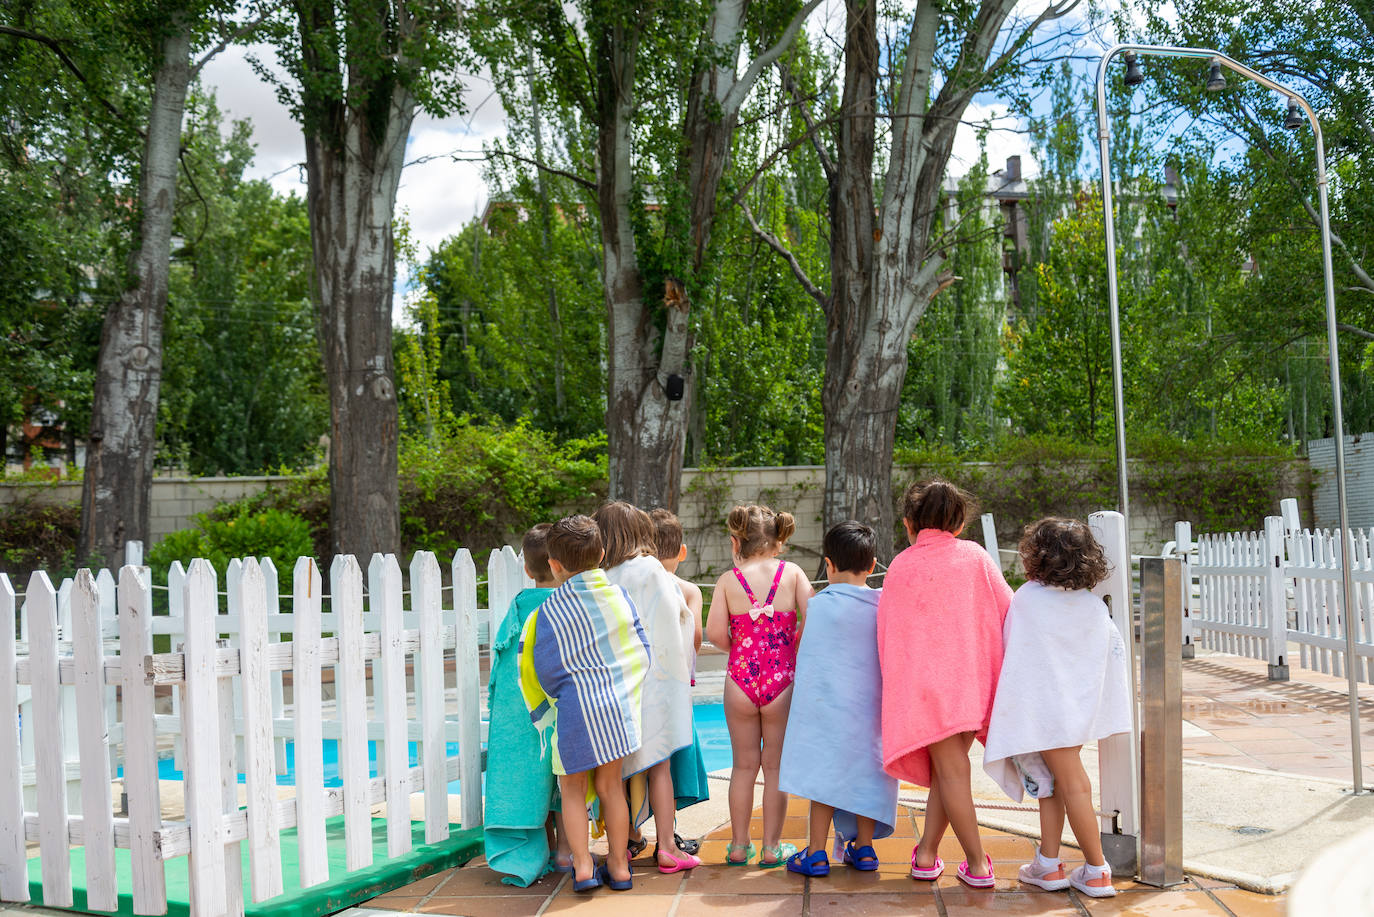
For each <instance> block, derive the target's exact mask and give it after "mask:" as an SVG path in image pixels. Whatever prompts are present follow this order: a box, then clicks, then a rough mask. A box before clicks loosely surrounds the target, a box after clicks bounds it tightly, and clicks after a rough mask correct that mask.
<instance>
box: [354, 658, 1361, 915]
mask: <svg viewBox="0 0 1374 917" xmlns="http://www.w3.org/2000/svg"><path fill="white" fill-rule="evenodd" d="M1294 658H1296V657H1294ZM1183 672H1184V677H1183V680H1184V684H1183V691H1184V697H1183V704H1184V717H1185V723H1184V757H1185V761H1186V763H1187V765H1188V767H1187V769H1186V770H1187V773H1188V774H1189V777H1188V778H1187V779H1188V780H1189V781H1190V782H1188V783H1187V786H1186V787H1185V806H1186V807H1185V820H1186V824H1185V862H1189V858H1190V857H1191V856H1193V854H1190V852H1189V851H1190V850H1192V851H1194V852H1196V854H1197V860H1198V862H1199V864H1201V863H1203V862H1207V863H1213V864H1219V865H1218V868H1217V870H1214V871H1213V874H1227V873H1228V872H1230V871H1235V872H1238V873H1248V874H1250V875H1252V876H1262V877H1266V876H1267V877H1271V878H1272V877H1275V876H1279V873H1280V870H1281V868H1282V864H1284V863H1286V864H1287V868H1288V869H1297V868H1300V867H1301V865H1302V863H1303V862H1304V860H1305V859H1306V858H1308V857H1310V856H1311V855H1313V854H1314V853H1315V852H1316V851H1317V850H1318V849H1321V848H1322V847H1324V846H1326V845H1327V844H1330V843H1333V842H1335V841H1337V840H1339V839H1340V838H1342V837H1344V836H1346V835H1348V834H1350V833H1353V832H1355V831H1357V830H1359V829H1360V828H1361V827H1367V826H1368V825H1369V824H1372V823H1374V818H1372V817H1371V815H1370V812H1371V811H1374V808H1372V807H1371V806H1369V805H1366V803H1369V802H1371V800H1370V799H1369V797H1362V798H1360V799H1350V798H1349V797H1348V796H1346V797H1345V798H1344V799H1342V798H1341V796H1342V792H1341V787H1340V785H1339V784H1340V783H1345V784H1346V785H1347V786H1348V782H1349V780H1350V777H1351V773H1350V768H1351V764H1350V760H1351V759H1350V730H1349V721H1348V719H1347V716H1348V709H1349V707H1348V703H1347V701H1346V697H1345V693H1344V692H1345V680H1344V679H1343V678H1338V677H1335V676H1331V675H1323V674H1321V673H1318V672H1310V671H1307V670H1305V669H1299V668H1298V667H1297V666H1294V667H1293V668H1292V675H1293V680H1292V681H1290V682H1270V681H1269V680H1268V678H1267V669H1266V666H1265V664H1264V663H1263V662H1259V661H1256V660H1249V659H1242V658H1239V657H1235V656H1226V655H1221V654H1210V653H1207V652H1206V651H1203V652H1202V653H1201V654H1200V655H1199V656H1198V658H1196V659H1193V660H1188V661H1186V662H1185V663H1184V667H1183ZM700 687H701V685H699V688H700ZM1361 712H1362V714H1363V715H1364V716H1365V717H1366V718H1367V719H1366V721H1365V723H1364V725H1363V727H1362V730H1361V732H1362V742H1361V747H1362V749H1363V753H1364V761H1365V764H1366V767H1365V771H1366V773H1367V775H1368V777H1367V779H1368V781H1369V782H1370V783H1374V689H1371V688H1368V687H1362V689H1361ZM1093 757H1094V756H1093V755H1091V754H1085V763H1089V765H1090V770H1091V769H1093V764H1095V762H1093V761H1092V759H1093ZM721 790H722V792H721V793H720V794H718V795H720V796H722V797H723V795H724V793H723V790H724V784H723V783H722V784H721ZM922 795H923V794H922ZM1280 797H1291V799H1292V800H1295V801H1296V802H1297V803H1305V802H1307V801H1308V798H1310V799H1311V800H1315V801H1312V802H1311V804H1310V805H1309V806H1308V808H1307V809H1304V808H1295V809H1293V810H1292V811H1288V812H1282V811H1280V810H1282V808H1283V806H1282V801H1283V800H1281V799H1280ZM989 798H991V797H989ZM1001 801H1002V802H1005V801H1006V800H1005V799H1002V800H1001ZM716 805H719V808H718V809H715V808H713V810H712V813H711V814H712V815H713V817H714V823H715V824H720V823H721V822H723V821H724V818H725V816H724V805H723V799H722V800H715V799H713V800H712V801H711V803H707V804H704V805H703V806H700V807H694V809H693V810H687V811H686V812H684V813H683V814H684V815H686V814H687V813H688V812H691V813H692V814H693V815H707V814H708V813H707V812H706V811H705V810H706V809H707V807H708V806H712V807H713V806H716ZM805 805H806V804H805V803H804V802H802V801H799V800H793V801H792V802H791V804H790V808H789V816H790V817H789V819H788V822H787V826H786V834H787V839H788V840H790V841H792V842H793V843H796V844H798V846H801V845H802V844H803V843H804V838H803V837H802V836H801V835H802V833H803V832H804V831H805V823H804V819H803V817H802V816H804V814H805V811H806V809H805ZM695 809H701V810H703V811H701V812H699V813H698V812H696V811H694V810H695ZM1308 809H1311V811H1308ZM988 814H989V815H990V816H997V815H1003V816H1006V815H1007V813H993V812H989V813H988ZM919 817H920V816H919V811H917V810H914V809H909V808H908V809H904V815H903V818H902V824H901V825H900V827H899V829H898V834H897V836H895V837H893V838H891V839H887V840H883V841H879V842H878V844H877V847H878V853H879V856H880V857H881V858H882V860H883V864H882V867H881V868H880V869H879V871H878V872H877V873H855V872H851V871H849V870H847V869H844V868H843V867H838V868H836V869H835V871H834V872H833V873H832V874H831V875H830V876H829V877H828V878H826V879H806V878H803V877H801V876H795V875H789V874H787V873H786V871H785V870H782V869H768V870H765V869H759V868H756V867H750V868H747V869H744V868H738V867H727V866H724V865H720V864H721V861H722V860H723V859H724V855H725V839H726V838H727V837H728V833H729V832H728V829H727V828H725V827H717V828H715V829H714V830H712V831H710V832H709V833H708V834H707V840H706V842H705V843H704V844H703V849H702V855H703V858H704V859H705V861H706V865H704V866H702V867H700V868H698V869H696V870H693V871H692V872H691V873H689V874H686V875H679V876H661V875H659V874H658V873H657V872H655V871H654V868H653V864H652V862H651V861H650V860H649V859H647V858H646V859H644V860H642V861H640V863H639V868H638V869H637V875H636V879H635V889H634V890H633V891H632V892H628V893H624V894H616V893H612V892H609V891H598V892H596V893H594V894H592V895H589V896H582V895H576V894H574V893H573V892H572V890H571V888H570V887H569V885H570V883H568V882H566V881H565V880H564V877H562V876H551V877H546V878H545V879H543V880H541V881H540V882H539V883H536V885H535V886H533V887H532V888H529V889H519V888H514V887H512V886H508V885H502V884H501V883H500V879H499V877H498V876H497V875H496V874H495V873H493V872H492V871H491V870H489V869H487V868H486V867H485V865H483V863H482V861H480V860H478V861H476V862H474V863H472V864H469V865H468V866H466V867H463V868H460V869H454V870H449V871H448V872H445V873H442V874H440V875H437V876H431V877H430V878H428V879H425V880H422V881H421V882H417V883H415V884H413V885H410V886H407V887H406V888H402V889H397V890H396V891H394V892H391V893H389V894H387V895H384V896H382V897H380V898H376V899H373V900H372V901H371V902H369V904H368V906H367V907H366V908H362V909H359V910H357V911H355V912H352V913H353V915H354V917H363V915H365V914H369V913H376V914H378V915H386V917H394V915H395V914H396V913H397V912H401V913H407V912H408V913H425V914H463V915H471V917H505V915H542V914H546V913H547V914H552V913H562V912H565V911H572V910H577V911H580V912H583V913H586V914H595V915H598V917H599V915H611V917H613V915H617V914H625V915H632V917H692V915H703V914H709V915H727V914H731V913H739V914H741V915H743V914H749V915H755V914H758V915H784V914H801V915H822V914H841V913H843V914H855V915H864V914H887V913H891V914H897V913H903V914H908V913H930V914H943V915H946V917H954V915H960V914H972V913H975V912H983V911H993V912H996V913H1005V914H1044V915H1060V914H1063V915H1096V914H1135V915H1149V914H1177V915H1187V914H1198V915H1226V914H1231V915H1237V917H1244V915H1279V914H1283V913H1284V912H1285V902H1284V898H1283V896H1281V895H1277V896H1274V895H1262V894H1256V893H1254V892H1251V891H1247V890H1245V889H1243V888H1240V887H1238V886H1236V885H1235V884H1232V883H1231V882H1224V881H1216V880H1212V879H1206V878H1199V877H1190V878H1189V879H1188V881H1187V882H1186V883H1185V884H1184V885H1182V886H1179V887H1178V888H1176V889H1170V890H1167V891H1161V890H1158V889H1151V888H1148V887H1146V886H1140V885H1136V884H1135V883H1123V882H1118V883H1117V887H1118V888H1119V889H1121V894H1119V895H1118V896H1117V897H1116V898H1113V899H1106V900H1101V901H1094V900H1091V899H1086V898H1083V897H1082V896H1079V895H1078V894H1076V893H1048V892H1041V891H1039V890H1037V889H1032V888H1028V887H1026V886H1022V885H1020V884H1019V883H1018V882H1017V881H1016V879H1015V875H1016V868H1017V866H1019V865H1020V864H1021V863H1023V862H1025V861H1026V860H1027V859H1028V858H1029V857H1030V856H1031V855H1032V853H1033V850H1034V846H1033V844H1034V842H1033V841H1032V840H1030V839H1029V838H1027V837H1025V836H1023V835H1020V834H1017V833H1009V832H1007V831H999V830H992V829H990V828H984V831H983V836H984V838H985V839H986V843H987V845H988V852H989V853H990V854H992V856H993V859H994V867H995V871H996V873H997V876H998V883H997V888H996V889H995V890H994V891H992V892H988V891H973V890H970V889H965V888H964V887H963V886H961V885H960V884H959V883H958V881H957V880H955V879H954V878H953V870H954V866H956V865H957V864H958V861H959V860H960V859H962V856H961V854H960V852H959V848H958V844H957V842H956V841H955V840H954V839H953V837H950V838H948V839H947V840H946V842H945V844H946V849H943V850H942V851H941V853H942V855H943V856H944V858H945V860H946V861H947V862H948V863H949V864H950V865H949V867H948V868H947V870H946V875H945V877H944V878H942V879H941V880H940V881H939V882H936V883H933V884H931V883H920V882H915V881H913V880H912V879H910V878H909V877H908V876H907V868H908V866H907V864H908V861H909V858H910V855H911V847H912V845H913V844H914V843H915V838H916V835H917V827H918V824H919V822H918V819H919ZM757 818H758V812H757V811H756V812H755V819H756V821H755V826H754V831H753V834H754V835H755V837H756V838H757V836H758V835H759V834H760V833H761V826H760V825H759V823H758V821H757ZM1266 819H1267V820H1266ZM1285 819H1287V820H1286V821H1285ZM987 820H988V821H989V822H992V823H995V824H999V825H1000V826H1001V827H1006V828H1009V829H1011V830H1012V831H1017V830H1020V829H1022V828H1024V829H1025V830H1027V831H1031V832H1033V830H1034V816H1033V815H1032V814H1029V813H1026V814H1025V815H1024V816H1022V820H1023V821H1024V825H1017V824H1013V823H1012V822H1013V821H1015V820H1016V818H1015V817H1012V818H1006V817H1004V818H1001V819H998V818H996V817H990V818H988V819H987ZM1270 823H1272V825H1271V824H1270ZM1257 835H1259V836H1258V838H1257ZM1074 853H1075V851H1073V850H1072V849H1071V848H1069V849H1066V852H1065V858H1066V862H1072V858H1073V855H1074ZM1266 860H1267V861H1271V862H1269V863H1266V862H1265V861H1266ZM1275 860H1277V861H1280V863H1279V865H1275V864H1274V863H1273V862H1272V861H1275ZM1198 868H1199V869H1203V868H1204V867H1203V866H1202V865H1199V866H1198ZM1281 878H1282V877H1281ZM1286 881H1287V880H1286V879H1285V880H1284V881H1277V882H1274V883H1273V884H1274V887H1280V888H1281V887H1284V886H1285V885H1286ZM1252 887H1264V886H1263V885H1255V886H1252Z"/></svg>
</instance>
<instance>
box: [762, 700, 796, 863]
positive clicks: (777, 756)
mask: <svg viewBox="0 0 1374 917" xmlns="http://www.w3.org/2000/svg"><path fill="white" fill-rule="evenodd" d="M791 708H792V688H791V686H790V685H789V686H788V688H787V690H785V691H783V692H782V693H781V694H779V695H778V696H777V697H776V698H775V699H774V700H773V701H772V702H771V703H769V704H768V705H766V706H765V707H764V708H763V709H761V710H760V711H759V715H760V717H761V719H762V720H763V749H762V762H763V843H764V846H766V847H776V846H777V845H778V843H779V842H780V841H781V840H782V822H783V819H785V818H786V817H787V794H786V793H784V792H783V791H782V790H780V789H778V772H779V771H780V770H781V769H782V738H783V735H784V734H785V733H786V732H787V713H788V711H789V710H791ZM759 862H760V863H763V862H769V863H772V862H775V861H774V859H773V858H772V857H769V858H768V860H766V861H765V860H764V858H763V857H762V856H760V857H759Z"/></svg>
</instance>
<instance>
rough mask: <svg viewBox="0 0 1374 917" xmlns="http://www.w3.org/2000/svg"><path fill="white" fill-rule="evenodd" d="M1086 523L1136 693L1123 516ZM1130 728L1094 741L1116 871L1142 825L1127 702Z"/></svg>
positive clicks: (1134, 859) (1129, 857) (1125, 870)
mask: <svg viewBox="0 0 1374 917" xmlns="http://www.w3.org/2000/svg"><path fill="white" fill-rule="evenodd" d="M1088 525H1089V527H1090V528H1091V529H1092V531H1093V535H1094V536H1095V537H1096V538H1097V541H1098V544H1100V545H1102V549H1103V552H1104V553H1105V554H1106V556H1107V564H1108V567H1109V568H1110V571H1111V572H1110V573H1109V574H1108V575H1107V579H1105V580H1103V581H1102V582H1101V583H1099V584H1098V585H1097V587H1096V588H1095V589H1094V590H1093V592H1094V593H1095V594H1097V595H1098V596H1100V597H1101V598H1102V599H1103V600H1104V601H1105V602H1106V603H1107V607H1108V608H1110V609H1111V614H1112V620H1113V622H1114V623H1115V624H1116V626H1117V629H1118V630H1119V631H1120V632H1121V638H1122V640H1123V641H1124V642H1125V644H1126V658H1127V660H1128V661H1129V665H1128V666H1127V673H1128V674H1127V678H1128V682H1129V685H1130V691H1129V695H1130V697H1131V698H1133V699H1134V698H1135V696H1136V690H1135V686H1136V676H1135V672H1136V645H1135V614H1134V605H1133V602H1132V596H1131V549H1130V542H1129V541H1128V540H1127V538H1126V521H1125V519H1124V517H1123V516H1122V515H1121V514H1120V513H1117V512H1101V513H1093V514H1092V515H1091V516H1089V517H1088ZM1131 722H1132V729H1131V731H1130V732H1129V733H1126V734H1124V735H1115V736H1111V737H1110V738H1106V739H1102V740H1101V741H1099V742H1098V743H1097V759H1098V767H1099V772H1100V774H1101V786H1100V787H1099V796H1100V798H1101V810H1102V811H1103V812H1109V813H1110V812H1115V813H1117V818H1116V820H1115V822H1116V823H1115V824H1114V823H1113V820H1112V819H1110V818H1108V817H1107V816H1103V817H1102V841H1103V850H1104V851H1105V852H1106V854H1107V862H1108V863H1109V864H1111V866H1112V871H1113V873H1114V874H1117V875H1134V874H1135V869H1136V864H1137V863H1138V862H1139V856H1140V850H1139V844H1140V828H1139V803H1138V800H1139V796H1140V771H1139V766H1140V712H1139V710H1138V708H1137V706H1136V704H1135V703H1132V704H1131Z"/></svg>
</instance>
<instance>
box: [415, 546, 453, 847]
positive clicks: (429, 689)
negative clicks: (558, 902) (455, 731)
mask: <svg viewBox="0 0 1374 917" xmlns="http://www.w3.org/2000/svg"><path fill="white" fill-rule="evenodd" d="M442 587H443V584H442V580H441V578H440V574H439V561H438V560H437V559H436V558H435V556H434V553H433V552H432V551H416V552H415V555H414V556H413V557H412V558H411V559H410V607H411V608H412V609H413V610H414V611H415V612H417V613H418V614H419V617H420V659H419V664H418V666H417V669H416V673H415V676H416V677H415V702H416V704H417V705H418V706H419V708H420V709H419V713H420V764H421V768H422V771H423V773H424V793H425V843H426V844H434V843H437V842H439V841H442V840H444V839H446V838H447V837H448V764H447V760H446V751H447V747H446V744H447V743H446V742H445V740H444V643H443V620H442V608H443V592H442Z"/></svg>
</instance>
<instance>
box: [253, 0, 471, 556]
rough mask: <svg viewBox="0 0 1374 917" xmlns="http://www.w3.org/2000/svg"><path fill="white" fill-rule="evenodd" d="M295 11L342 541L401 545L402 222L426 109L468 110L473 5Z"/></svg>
mask: <svg viewBox="0 0 1374 917" xmlns="http://www.w3.org/2000/svg"><path fill="white" fill-rule="evenodd" d="M292 8H293V12H294V15H295V24H294V30H295V34H294V35H290V34H285V33H278V38H279V46H280V51H281V53H280V56H281V61H282V63H283V64H284V65H285V66H286V69H287V71H288V72H289V73H290V74H291V76H292V77H293V78H294V79H295V81H296V83H297V88H296V90H295V94H294V97H293V98H292V102H293V108H294V112H295V115H296V117H297V119H298V120H299V121H300V123H301V126H302V128H303V129H304V132H305V168H306V178H307V182H308V192H307V195H306V204H307V209H308V211H309V214H310V233H311V242H312V250H313V257H314V265H315V270H314V291H313V293H314V299H315V306H316V310H317V321H318V334H319V341H320V350H321V354H322V356H323V359H324V370H325V374H326V376H327V377H328V385H329V409H330V448H329V515H330V533H331V537H332V539H333V549H334V551H335V552H338V553H350V554H356V555H359V556H367V555H369V554H371V553H372V552H374V551H398V550H399V549H400V509H399V499H400V498H399V493H398V490H397V481H396V467H397V454H396V449H397V439H398V436H399V419H398V413H397V402H396V384H395V378H394V367H393V362H392V361H393V356H392V339H391V323H392V291H393V288H394V287H395V283H396V252H395V240H394V235H393V226H392V220H393V216H394V214H395V209H396V189H397V187H398V186H399V184H400V180H401V169H402V166H403V165H404V164H405V151H406V141H407V140H408V138H409V137H410V128H411V124H412V123H413V121H414V119H415V115H416V112H417V111H419V110H421V109H423V110H424V111H426V112H428V113H430V114H435V115H439V114H446V113H448V112H452V111H456V110H458V108H459V105H460V101H461V83H460V81H459V78H458V75H457V74H456V72H455V67H456V65H457V63H458V55H459V44H458V34H457V33H458V24H459V9H460V8H459V7H458V6H455V5H453V4H438V3H426V2H414V0H349V2H343V0H295V2H294V3H293V4H292ZM288 94H289V93H288Z"/></svg>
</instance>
